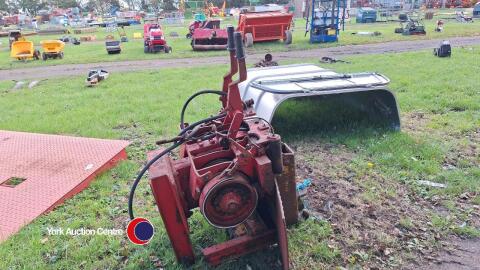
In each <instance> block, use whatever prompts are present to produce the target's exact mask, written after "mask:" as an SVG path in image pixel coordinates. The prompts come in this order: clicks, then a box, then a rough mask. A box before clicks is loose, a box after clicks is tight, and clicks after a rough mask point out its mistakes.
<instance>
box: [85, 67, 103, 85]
mask: <svg viewBox="0 0 480 270" xmlns="http://www.w3.org/2000/svg"><path fill="white" fill-rule="evenodd" d="M108 75H109V73H108V71H106V70H103V69H92V70H90V71H89V72H88V76H87V80H85V84H86V85H87V86H89V87H92V86H95V85H97V84H98V83H99V82H100V81H102V80H105V79H107V78H108Z"/></svg>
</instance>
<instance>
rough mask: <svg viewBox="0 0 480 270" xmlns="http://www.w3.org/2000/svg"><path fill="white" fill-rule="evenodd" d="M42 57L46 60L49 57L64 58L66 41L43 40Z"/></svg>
mask: <svg viewBox="0 0 480 270" xmlns="http://www.w3.org/2000/svg"><path fill="white" fill-rule="evenodd" d="M40 44H42V49H43V52H42V59H43V60H44V61H46V60H47V59H49V58H53V59H56V58H59V59H62V58H63V49H64V48H65V43H64V42H63V41H61V40H42V41H41V42H40Z"/></svg>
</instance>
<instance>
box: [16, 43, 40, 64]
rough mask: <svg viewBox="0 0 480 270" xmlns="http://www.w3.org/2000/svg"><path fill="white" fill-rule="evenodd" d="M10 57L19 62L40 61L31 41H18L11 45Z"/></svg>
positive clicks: (38, 52) (38, 53)
mask: <svg viewBox="0 0 480 270" xmlns="http://www.w3.org/2000/svg"><path fill="white" fill-rule="evenodd" d="M10 57H12V58H15V59H17V60H21V61H27V60H38V59H40V51H39V50H36V49H35V47H34V46H33V42H32V41H28V40H19V41H14V42H13V43H12V47H11V49H10Z"/></svg>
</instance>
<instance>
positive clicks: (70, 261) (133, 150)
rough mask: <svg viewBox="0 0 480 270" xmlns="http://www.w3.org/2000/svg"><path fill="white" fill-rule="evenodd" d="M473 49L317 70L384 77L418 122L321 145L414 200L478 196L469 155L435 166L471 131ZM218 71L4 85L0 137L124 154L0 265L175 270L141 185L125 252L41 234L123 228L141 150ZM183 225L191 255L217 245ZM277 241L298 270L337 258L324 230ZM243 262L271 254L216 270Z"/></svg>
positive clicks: (302, 228)
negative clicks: (146, 228) (344, 150)
mask: <svg viewBox="0 0 480 270" xmlns="http://www.w3.org/2000/svg"><path fill="white" fill-rule="evenodd" d="M478 50H480V48H479V47H474V48H473V49H472V50H467V49H456V50H454V52H453V56H452V58H448V59H440V58H436V57H433V56H432V55H431V52H429V51H421V52H414V53H402V54H384V55H378V56H357V57H350V58H349V60H350V61H351V62H352V64H335V65H329V66H326V67H328V68H334V69H336V70H338V71H343V72H354V71H377V72H380V73H383V74H385V75H387V76H388V77H389V78H390V79H391V80H392V83H391V85H390V88H391V89H393V90H394V91H395V92H396V94H397V97H398V102H399V104H400V108H401V112H402V116H403V117H404V118H405V117H408V116H409V115H411V114H414V113H418V112H423V113H425V114H426V115H428V116H429V118H428V119H430V121H428V122H426V123H418V125H419V128H420V127H421V128H422V129H420V130H419V131H418V132H412V130H408V129H404V131H403V132H400V133H375V132H373V133H372V132H367V133H361V132H360V133H355V132H352V133H349V134H344V135H333V134H332V135H328V134H327V135H324V136H326V138H325V140H327V141H331V142H334V143H335V142H336V143H341V144H344V145H347V147H348V148H350V149H355V152H356V155H357V156H356V158H355V160H354V161H353V162H352V164H351V167H352V168H353V169H355V170H358V171H361V170H364V169H363V168H367V167H368V163H369V162H370V163H372V164H374V167H373V170H375V171H376V172H378V173H381V174H382V175H384V176H385V177H386V178H388V179H391V180H394V181H400V182H402V183H405V184H406V185H408V186H410V187H412V188H414V189H416V190H417V191H418V192H419V193H420V194H423V195H424V196H431V195H433V194H440V195H442V196H445V197H447V198H451V199H452V200H454V199H455V198H456V196H458V194H460V193H462V192H465V191H473V192H477V194H478V192H480V183H479V179H480V177H479V170H478V161H479V160H478V156H477V157H473V159H472V157H470V158H469V157H467V156H465V157H464V160H465V163H464V165H463V166H462V167H457V168H456V169H454V170H451V171H446V170H443V169H442V163H443V160H444V158H445V157H447V156H449V155H450V154H451V153H452V151H454V150H455V149H456V147H457V146H458V145H459V143H460V141H461V138H463V137H462V136H465V135H467V134H471V133H472V132H474V131H475V129H477V128H478V127H479V126H480V110H479V109H480V107H479V106H480V105H479V102H478V101H479V100H480V93H479V92H478V89H480V82H479V81H478V78H477V77H478V76H475V74H478V73H479V71H480V67H479V66H476V65H474V64H472V65H470V66H468V68H466V67H465V65H466V63H480V55H479V54H478ZM226 68H227V67H226V66H215V67H211V68H209V69H208V70H207V69H202V68H190V69H178V68H174V69H164V70H162V71H148V72H135V73H117V74H115V73H114V74H111V75H110V77H109V78H108V79H107V80H106V81H104V82H102V83H101V84H100V85H99V86H98V87H96V88H86V87H85V86H84V84H83V79H84V78H83V77H74V78H69V79H49V80H48V81H45V82H42V83H41V84H40V85H39V86H37V87H36V88H34V89H32V90H29V89H23V90H19V91H12V92H10V91H8V90H9V89H10V87H11V83H2V84H0V87H1V91H0V108H1V109H2V110H1V111H2V113H1V114H0V129H3V130H17V131H27V132H40V133H51V134H68V135H75V136H87V137H98V138H116V139H127V140H130V141H131V142H132V144H131V145H130V146H129V147H128V149H127V150H128V154H129V157H130V158H129V160H128V161H125V162H122V163H121V164H120V165H119V166H117V167H116V168H114V169H112V170H111V171H109V172H107V173H104V174H103V175H102V176H101V177H99V178H98V179H97V180H95V181H94V182H93V183H92V184H91V186H90V187H89V188H87V189H86V190H84V191H83V192H81V193H80V194H79V195H77V196H75V197H74V198H72V199H70V200H68V201H66V202H65V203H64V204H63V205H61V206H60V207H58V208H56V209H55V210H54V211H52V212H51V213H49V214H47V215H44V216H41V217H39V218H38V219H36V220H35V221H33V222H32V223H31V224H29V225H27V226H25V227H24V228H23V229H22V230H21V231H20V232H19V233H17V234H15V235H14V236H12V237H10V238H9V239H8V240H7V241H5V242H4V243H2V244H0V258H2V259H1V260H0V269H121V268H125V269H152V268H155V267H159V266H161V267H163V268H166V269H181V266H179V265H177V264H176V262H175V258H174V255H173V252H172V250H171V247H170V243H169V240H168V237H167V236H166V234H165V232H164V229H163V226H162V222H161V218H160V216H159V215H158V212H157V210H156V207H155V205H154V202H153V197H152V195H151V192H150V191H149V187H148V184H147V181H146V180H144V182H142V183H141V184H140V186H139V189H138V190H137V193H136V203H135V211H136V214H137V216H144V217H147V218H149V219H150V220H151V221H152V222H153V223H154V225H155V228H156V235H155V237H154V239H153V240H152V242H151V243H150V244H149V245H147V246H144V247H139V246H135V245H133V244H131V243H129V242H128V240H127V239H126V237H125V236H118V237H107V236H83V237H69V236H48V235H47V228H48V227H64V228H72V229H76V228H82V227H85V228H93V229H96V228H99V227H104V228H120V229H123V228H125V226H126V223H127V222H128V215H127V212H126V208H127V197H128V192H129V187H130V185H131V183H132V181H133V178H134V177H135V174H136V172H137V171H138V169H139V167H140V166H141V163H142V162H143V161H144V160H145V152H146V151H148V150H149V149H154V148H155V145H154V142H155V140H157V139H159V138H168V137H170V136H172V135H174V134H175V133H176V131H177V128H178V121H179V116H178V115H179V112H180V109H181V105H182V103H183V101H184V100H185V99H186V98H187V97H188V96H189V95H190V94H192V93H193V92H194V91H196V90H198V89H215V88H218V87H219V86H220V78H221V76H222V75H223V73H224V71H225V69H226ZM191 74H195V76H190V75H191ZM184 78H189V79H188V80H186V79H184ZM190 108H191V110H189V111H188V119H187V121H192V120H194V119H199V118H202V117H205V116H207V115H209V114H213V113H215V112H216V111H217V109H218V102H217V99H216V98H215V97H202V98H200V99H197V100H195V101H194V102H193V103H192V104H191V107H190ZM459 108H460V110H459ZM297 120H298V119H297ZM298 123H302V122H301V121H300V122H298ZM420 125H422V126H420ZM299 129H300V127H299ZM299 129H297V130H299ZM282 135H284V138H285V139H286V140H287V142H289V143H293V144H294V143H295V139H296V138H298V137H297V136H298V134H297V135H295V134H291V133H290V134H288V133H286V134H282ZM306 135H308V134H302V135H301V136H306ZM309 136H318V135H316V134H310V135H309ZM445 138H448V140H446V139H445ZM477 147H478V145H477ZM298 154H301V153H298ZM420 179H425V180H432V181H438V182H444V183H447V184H448V188H447V189H436V190H431V189H430V190H427V189H425V187H421V186H417V185H416V180H420ZM392 194H395V193H394V192H392ZM372 195H375V194H372ZM372 199H373V200H374V199H375V198H374V197H372ZM414 218H415V217H404V222H402V224H403V225H404V226H409V224H410V222H408V220H409V219H414ZM465 220H467V219H466V218H465ZM189 222H190V226H191V228H192V230H191V231H192V242H193V245H194V247H195V251H196V253H197V254H198V255H199V251H200V248H201V247H204V246H207V245H209V244H211V243H214V242H216V241H220V240H222V239H224V237H225V235H224V234H223V233H222V232H220V231H218V230H216V229H213V228H212V227H211V226H208V225H207V224H206V222H205V221H204V219H203V218H202V217H201V215H200V214H199V213H198V212H195V213H194V216H193V218H191V219H190V220H189ZM433 223H434V224H433V226H438V228H439V233H441V234H442V235H446V234H449V233H452V232H456V233H459V234H466V235H470V236H475V235H477V232H478V230H477V229H476V228H471V227H465V226H463V227H462V226H459V225H458V224H456V223H450V224H449V223H448V222H446V221H444V220H442V219H441V218H436V217H434V219H433ZM467 225H468V224H467ZM289 237H290V250H291V260H292V261H293V265H295V267H296V268H298V269H319V268H323V267H332V266H333V265H342V264H344V263H343V262H342V261H340V260H339V257H338V254H339V253H338V252H339V250H338V247H335V246H332V245H331V244H330V242H329V240H330V239H332V238H335V237H342V236H341V235H336V234H335V233H334V232H333V231H332V229H331V226H330V224H329V223H328V222H319V221H314V220H310V221H306V222H303V223H300V224H298V225H295V226H293V227H291V228H290V229H289ZM360 255H361V254H360ZM360 255H358V256H357V257H359V258H363V259H368V255H365V256H360ZM352 256H356V255H352ZM355 258H356V257H355ZM356 260H358V259H356ZM246 265H249V266H251V267H252V268H253V269H257V268H258V269H263V268H267V267H269V268H275V267H276V266H278V253H277V251H276V250H275V249H271V250H267V251H264V252H260V253H257V254H254V255H251V256H246V257H243V258H241V259H239V260H236V261H233V262H230V263H226V264H224V265H222V266H221V267H220V268H219V269H245V267H246ZM206 267H207V266H206V265H205V264H204V262H203V261H201V260H200V261H199V262H198V263H197V264H195V265H194V266H193V268H194V269H204V268H206Z"/></svg>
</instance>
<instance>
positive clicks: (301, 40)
mask: <svg viewBox="0 0 480 270" xmlns="http://www.w3.org/2000/svg"><path fill="white" fill-rule="evenodd" d="M440 17H441V16H440ZM435 21H436V18H435V19H434V20H429V21H425V27H426V31H427V35H426V36H403V35H401V34H395V33H394V31H393V30H394V29H395V28H396V27H398V23H396V22H388V23H375V24H356V23H355V22H354V20H352V22H349V23H347V24H346V27H345V31H344V32H341V34H340V38H339V42H338V43H330V44H310V43H309V42H308V36H307V37H305V35H304V34H305V20H304V19H296V20H295V29H294V35H293V43H292V44H291V45H289V46H285V45H284V44H283V43H282V42H266V43H256V44H255V45H254V47H253V48H250V49H248V50H249V51H250V52H252V53H264V52H275V51H286V50H305V49H313V48H319V47H329V46H338V45H350V44H365V43H379V42H386V41H394V40H399V41H402V40H417V39H438V38H446V37H455V36H474V35H480V28H479V25H480V22H478V21H476V22H474V23H468V24H465V23H459V22H456V21H455V20H449V21H446V24H445V31H444V32H442V33H437V32H434V31H433V29H434V28H435ZM222 23H223V24H224V25H226V24H229V23H230V24H233V25H237V22H236V21H234V19H233V18H226V19H225V20H224V21H223V22H222ZM187 25H188V21H187V22H185V25H182V26H169V25H165V26H164V28H165V33H166V34H167V39H168V42H169V45H170V46H171V47H172V48H173V53H171V54H163V53H158V54H145V53H144V52H143V40H142V39H139V40H138V39H137V40H134V39H133V33H134V32H139V33H143V26H141V25H134V26H129V27H126V28H125V29H126V33H127V35H128V38H129V42H127V43H122V53H121V54H118V55H108V54H107V53H106V50H105V45H104V38H105V36H106V35H108V34H109V33H107V32H106V29H105V28H98V32H97V33H94V34H93V35H95V36H96V37H97V41H95V42H83V43H82V44H81V45H79V46H74V45H72V44H67V46H66V47H65V58H64V59H62V60H59V59H58V60H49V61H47V62H44V61H29V62H27V63H24V62H20V61H17V60H15V59H12V58H10V54H9V51H8V39H7V38H1V39H0V42H1V43H2V45H0V69H10V68H22V67H31V66H43V65H61V64H76V63H98V62H108V61H123V60H144V59H158V58H185V57H208V56H216V55H226V52H224V51H207V52H194V51H192V48H191V46H190V40H189V39H186V38H185V34H186V33H187ZM358 31H370V32H374V31H377V32H380V33H381V34H382V35H380V36H376V37H371V36H361V35H353V34H352V33H354V32H358ZM170 32H177V33H178V34H179V37H175V38H174V37H169V36H168V35H169V33H170ZM85 35H91V34H85ZM61 36H62V35H49V36H31V37H28V39H29V40H32V41H33V42H34V43H35V45H36V46H37V47H38V48H39V49H40V41H41V40H46V39H58V38H60V37H61ZM71 36H77V37H78V36H82V35H73V34H72V35H71ZM114 36H116V38H118V34H117V33H114Z"/></svg>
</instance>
